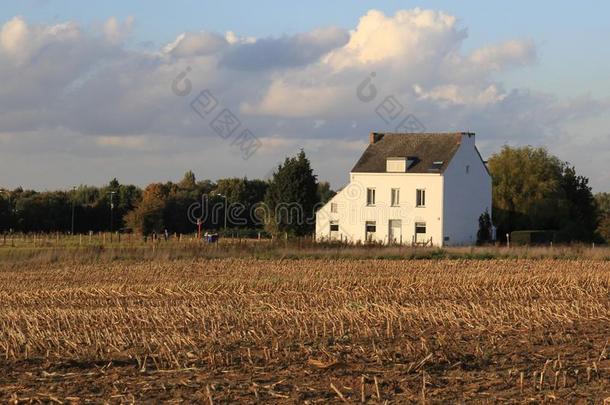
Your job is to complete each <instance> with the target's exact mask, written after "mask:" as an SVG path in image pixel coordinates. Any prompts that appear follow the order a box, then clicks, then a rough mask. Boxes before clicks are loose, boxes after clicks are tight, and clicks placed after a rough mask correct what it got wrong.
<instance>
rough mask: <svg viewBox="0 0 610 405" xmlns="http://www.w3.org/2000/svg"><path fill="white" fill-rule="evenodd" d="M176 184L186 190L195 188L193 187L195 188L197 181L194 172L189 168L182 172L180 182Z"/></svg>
mask: <svg viewBox="0 0 610 405" xmlns="http://www.w3.org/2000/svg"><path fill="white" fill-rule="evenodd" d="M178 185H179V186H180V188H183V189H186V190H195V188H197V182H196V180H195V173H193V172H192V171H191V170H189V171H188V172H186V173H184V177H183V178H182V180H181V181H180V183H178Z"/></svg>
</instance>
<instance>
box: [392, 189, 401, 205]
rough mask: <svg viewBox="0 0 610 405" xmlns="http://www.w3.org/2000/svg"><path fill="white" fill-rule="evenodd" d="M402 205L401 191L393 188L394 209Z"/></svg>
mask: <svg viewBox="0 0 610 405" xmlns="http://www.w3.org/2000/svg"><path fill="white" fill-rule="evenodd" d="M399 205H400V189H399V188H393V189H392V207H397V206H399Z"/></svg>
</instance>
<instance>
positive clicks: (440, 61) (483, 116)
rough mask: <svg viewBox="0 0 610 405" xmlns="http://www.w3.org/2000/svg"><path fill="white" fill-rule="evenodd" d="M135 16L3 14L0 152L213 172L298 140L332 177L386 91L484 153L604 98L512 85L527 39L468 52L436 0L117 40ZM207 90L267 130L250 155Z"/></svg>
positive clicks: (258, 164)
mask: <svg viewBox="0 0 610 405" xmlns="http://www.w3.org/2000/svg"><path fill="white" fill-rule="evenodd" d="M133 24H134V21H133V19H126V20H124V21H123V22H120V21H119V20H117V19H116V18H114V17H113V18H110V19H109V20H107V21H106V22H105V24H104V25H103V27H102V28H103V29H102V34H103V35H101V36H100V35H99V32H98V33H95V32H90V31H88V30H86V29H82V28H81V27H79V26H78V25H77V24H76V23H74V22H65V23H61V24H54V25H36V24H29V23H28V22H27V21H25V20H24V19H23V18H21V17H15V18H13V19H11V20H9V21H7V22H5V23H4V24H3V25H2V29H1V30H0V80H2V83H3V86H2V87H0V133H1V134H3V135H2V138H0V142H2V145H3V147H2V148H1V149H0V161H4V162H7V161H9V160H10V161H12V162H14V161H15V159H14V157H13V156H12V155H11V153H17V154H19V153H25V151H27V153H31V152H32V151H33V150H36V149H38V150H40V152H41V153H46V154H47V155H48V158H47V159H48V161H49V162H52V161H53V156H55V159H57V161H58V162H59V160H61V159H63V158H65V153H67V151H73V152H74V153H78V154H79V155H80V156H82V155H86V156H105V157H107V156H109V155H111V154H118V153H120V155H121V156H123V157H127V158H128V159H131V160H132V162H133V164H134V165H137V164H139V163H138V162H143V161H144V159H153V157H149V158H146V155H147V154H150V155H151V156H153V155H154V159H157V160H159V159H164V158H167V159H168V160H171V162H170V163H167V164H168V165H172V167H173V168H174V169H175V168H176V167H178V166H180V165H183V167H184V168H188V167H191V165H192V164H193V163H192V161H191V160H185V161H180V160H178V159H179V158H178V156H182V157H183V156H184V155H188V156H189V159H197V158H196V156H197V151H196V150H193V148H200V149H201V152H200V153H201V155H205V156H206V159H208V160H207V161H206V162H210V164H212V163H211V162H214V167H213V169H212V168H210V167H208V169H209V170H212V171H213V172H214V173H216V172H218V173H219V174H220V175H222V173H223V171H224V172H226V174H227V175H239V174H240V173H239V172H236V171H239V170H242V171H243V173H241V174H243V175H248V176H249V177H255V176H257V175H262V174H264V173H265V172H266V171H267V170H268V169H269V166H270V162H272V161H281V160H282V158H283V157H284V156H285V155H286V154H288V153H294V152H295V151H296V150H298V149H299V148H300V147H304V148H306V151H310V152H311V153H312V154H314V155H315V156H313V155H312V159H313V161H314V163H315V164H317V165H319V166H318V167H319V168H320V170H322V171H323V172H322V173H320V174H321V177H322V178H330V179H331V180H333V181H334V182H336V183H340V182H342V181H341V179H345V178H347V171H348V170H349V169H350V168H351V166H352V164H353V160H354V159H355V158H357V155H358V153H359V151H360V150H361V149H362V147H363V145H364V143H365V142H366V137H367V134H368V132H369V131H371V130H379V131H384V130H394V129H395V127H396V123H395V122H390V123H385V122H384V121H383V120H381V118H379V117H378V116H377V114H376V112H375V109H376V107H377V106H378V105H379V103H380V102H381V101H382V100H383V99H384V98H385V97H387V96H394V97H395V98H396V99H397V100H399V102H400V103H401V104H402V108H403V110H404V111H403V114H414V115H415V116H416V117H417V118H418V119H419V120H420V121H421V122H422V123H423V124H424V125H425V126H426V128H427V129H428V130H430V131H450V130H472V131H475V132H477V134H478V142H479V143H480V144H481V145H483V149H484V151H483V152H484V154H487V153H489V152H492V151H494V150H497V148H498V147H499V146H500V145H501V144H503V143H511V144H524V143H532V144H542V145H544V144H549V145H553V144H555V143H556V142H557V140H559V139H568V138H569V136H570V134H572V133H573V131H575V128H576V127H577V126H578V123H579V122H582V121H584V120H589V119H591V118H592V117H599V116H603V114H606V113H607V111H608V109H609V108H610V106H609V105H608V102H607V101H604V100H596V99H593V98H591V97H589V96H583V97H581V98H577V99H574V100H562V99H559V98H557V97H556V96H554V95H552V94H541V93H538V92H535V91H533V90H529V89H510V88H509V89H507V88H505V86H504V84H503V83H502V82H501V81H500V80H499V79H498V77H499V75H498V72H502V71H506V70H510V69H518V68H520V67H522V66H528V65H531V64H533V63H536V62H537V48H536V45H535V43H534V42H533V41H531V40H529V39H526V40H522V39H519V38H516V39H511V40H509V41H506V42H503V43H499V44H488V45H487V46H485V47H482V48H479V49H474V50H472V51H468V52H466V51H464V41H465V40H466V38H467V31H466V29H465V28H464V27H462V26H461V25H460V23H459V22H458V19H457V18H456V17H455V16H452V15H449V14H447V13H445V12H441V11H434V10H424V9H413V10H403V11H399V12H397V13H395V14H394V15H385V14H383V13H382V12H380V11H376V10H371V11H369V12H368V13H366V14H365V15H363V16H362V17H361V18H360V20H359V22H358V24H357V26H356V27H354V29H353V30H352V31H349V32H347V31H345V30H343V29H340V28H336V27H326V28H318V29H315V30H311V31H309V32H305V33H301V34H297V35H292V36H282V37H276V38H251V37H242V36H239V35H238V34H236V33H234V32H232V31H229V32H226V33H224V34H220V33H213V32H207V31H199V32H185V33H183V34H181V35H179V36H178V37H177V38H176V39H175V40H173V41H170V42H169V43H168V44H167V45H165V46H164V47H161V49H159V50H158V51H157V52H154V53H151V52H149V51H146V52H145V51H138V50H133V49H129V48H127V47H126V46H125V45H124V43H125V42H126V39H127V38H128V35H129V32H130V31H131V29H132V27H133ZM187 68H188V71H187ZM181 72H187V73H188V74H187V76H186V78H183V79H186V80H187V81H188V83H190V86H191V87H190V89H191V92H190V94H189V95H188V96H184V97H180V96H177V95H175V94H174V92H173V91H172V84H173V82H174V81H175V80H176V79H177V78H179V77H180V76H179V75H180V73H181ZM371 72H375V76H374V79H373V80H372V82H371V84H372V85H374V87H375V89H376V91H377V95H376V97H375V98H374V100H373V101H370V102H363V101H361V100H360V99H359V98H358V97H357V95H356V91H357V88H358V86H359V85H360V84H361V83H362V82H363V80H365V79H366V78H371ZM185 83H186V82H184V81H183V82H181V84H180V85H181V86H184V85H185ZM203 89H209V90H210V91H211V92H212V93H213V94H214V96H215V97H216V98H217V99H218V101H219V103H220V105H221V106H223V107H228V108H229V109H231V111H233V113H235V114H236V115H237V116H238V118H239V120H240V122H241V127H240V131H241V130H242V129H245V128H248V129H250V130H251V131H252V132H253V133H254V134H255V136H257V137H258V138H259V139H260V140H261V141H262V143H263V146H262V147H261V149H260V150H259V153H257V154H256V155H255V156H253V157H252V159H250V160H249V161H247V162H244V161H243V160H242V159H241V155H240V152H239V148H237V147H236V146H235V145H231V139H229V140H223V139H222V138H220V137H219V136H218V135H216V134H215V132H214V131H213V130H212V129H211V128H210V125H209V124H210V121H211V119H213V118H214V116H215V114H217V112H218V111H215V112H214V114H213V115H212V116H210V117H207V118H206V119H202V118H200V117H199V116H197V115H196V114H195V113H194V112H193V111H192V110H191V108H190V106H189V103H190V101H191V100H192V99H193V98H194V97H195V95H196V94H198V93H199V92H200V91H201V90H203ZM219 108H220V107H219ZM599 127H600V128H602V129H603V128H606V127H607V126H603V125H601V124H599ZM590 130H591V131H593V130H594V128H593V129H590ZM66 133H68V134H70V135H69V136H67V135H65V134H66ZM605 135H606V134H605V133H603V134H601V135H600V136H605ZM37 139H38V140H37ZM573 139H575V138H573ZM62 145H63V146H62ZM75 145H78V147H76V146H75ZM181 148H182V149H181ZM208 149H209V150H210V151H211V150H213V151H214V152H213V153H212V152H209V151H207V152H205V153H204V151H203V150H208ZM581 149H582V148H581ZM581 149H578V148H575V149H574V150H581ZM582 150H583V152H578V153H580V154H579V155H577V156H570V160H571V161H573V163H575V164H578V163H579V161H582V162H588V161H590V160H591V159H590V158H589V157H588V156H585V152H584V149H582ZM162 151H165V152H166V156H159V155H158V154H160V153H162ZM170 152H171V153H170ZM223 153H224V155H223ZM61 154H63V155H61ZM60 155H61V156H60ZM259 155H260V156H259ZM172 159H175V160H172ZM566 159H567V158H566ZM147 161H148V160H147ZM146 164H148V163H146ZM206 164H207V163H206ZM58 165H59V163H58ZM47 167H48V169H49V170H50V171H51V172H52V171H53V166H52V165H50V166H49V165H47ZM58 167H60V165H59V166H58ZM151 167H152V168H153V169H151V170H154V165H151ZM206 167H207V166H206ZM158 170H159V173H162V171H163V170H164V169H163V168H161V167H160V168H159V169H158ZM168 170H169V169H168ZM26 172H27V171H26ZM592 172H593V175H596V174H595V173H594V171H592ZM15 173H19V170H16V171H15ZM49 175H50V174H49ZM58 175H59V174H58ZM158 177H162V175H161V174H160V175H159V176H158ZM599 178H601V176H600V177H599ZM604 181H606V180H604Z"/></svg>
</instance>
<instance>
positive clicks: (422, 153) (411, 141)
mask: <svg viewBox="0 0 610 405" xmlns="http://www.w3.org/2000/svg"><path fill="white" fill-rule="evenodd" d="M463 134H464V133H463V132H456V133H384V134H379V133H372V134H371V142H370V144H369V146H368V147H367V148H366V150H365V151H364V153H363V154H362V156H361V157H360V160H358V163H356V165H355V166H354V168H353V169H352V172H353V173H385V172H386V159H387V158H392V157H406V158H409V160H413V162H412V163H411V165H410V166H409V167H408V168H407V171H406V173H443V172H444V171H445V169H446V168H447V166H449V162H450V161H451V159H452V158H453V155H455V152H456V151H457V150H458V148H459V147H460V143H461V141H462V135H463ZM441 162H442V163H441Z"/></svg>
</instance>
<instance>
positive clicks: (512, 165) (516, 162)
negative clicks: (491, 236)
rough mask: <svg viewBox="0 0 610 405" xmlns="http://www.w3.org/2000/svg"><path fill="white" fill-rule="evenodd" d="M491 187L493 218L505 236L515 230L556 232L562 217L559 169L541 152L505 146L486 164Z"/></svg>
mask: <svg viewBox="0 0 610 405" xmlns="http://www.w3.org/2000/svg"><path fill="white" fill-rule="evenodd" d="M488 167H489V171H490V173H491V176H492V183H493V188H492V189H493V192H492V193H493V213H492V214H493V218H494V222H495V223H496V225H497V226H498V228H499V231H500V232H501V233H502V234H504V233H506V232H511V231H514V230H518V229H532V228H537V229H556V228H557V226H558V225H559V224H557V223H556V221H555V220H556V213H558V212H561V213H564V212H565V211H566V210H565V207H563V206H562V204H561V199H562V192H561V187H560V182H561V173H562V165H561V162H560V161H559V159H557V158H556V157H554V156H551V155H549V153H548V152H547V151H546V150H544V149H541V148H532V147H530V146H528V147H523V148H510V147H508V146H505V147H504V148H502V151H501V152H500V153H498V154H495V155H493V156H492V157H491V158H490V159H489V161H488Z"/></svg>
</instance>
